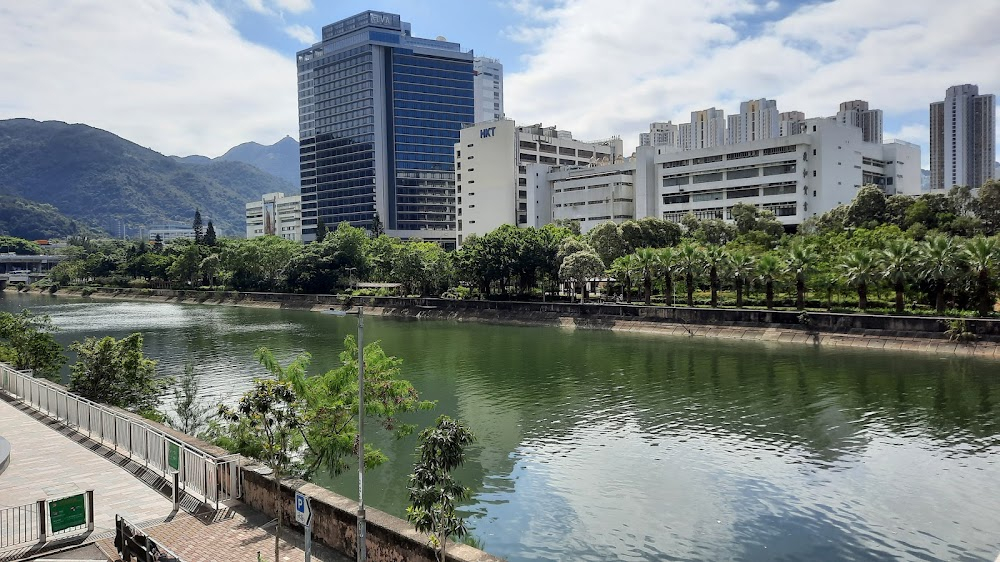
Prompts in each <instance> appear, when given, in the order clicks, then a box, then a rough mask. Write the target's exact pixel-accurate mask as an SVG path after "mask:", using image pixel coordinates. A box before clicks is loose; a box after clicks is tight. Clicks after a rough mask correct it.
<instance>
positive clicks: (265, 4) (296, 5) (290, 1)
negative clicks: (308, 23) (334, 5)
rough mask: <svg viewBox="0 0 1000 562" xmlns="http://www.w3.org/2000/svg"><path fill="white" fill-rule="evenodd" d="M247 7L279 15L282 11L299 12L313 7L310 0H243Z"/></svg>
mask: <svg viewBox="0 0 1000 562" xmlns="http://www.w3.org/2000/svg"><path fill="white" fill-rule="evenodd" d="M243 3H244V4H246V6H247V8H250V10H252V11H254V12H257V13H258V14H265V15H270V16H275V15H280V14H281V13H282V12H289V13H292V14H301V13H303V12H308V11H309V10H312V9H313V4H312V0H270V1H268V0H243Z"/></svg>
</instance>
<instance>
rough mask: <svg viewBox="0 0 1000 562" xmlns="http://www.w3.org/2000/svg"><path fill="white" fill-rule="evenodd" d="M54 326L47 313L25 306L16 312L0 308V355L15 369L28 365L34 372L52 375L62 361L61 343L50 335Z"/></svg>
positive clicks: (54, 329)
mask: <svg viewBox="0 0 1000 562" xmlns="http://www.w3.org/2000/svg"><path fill="white" fill-rule="evenodd" d="M55 331H56V327H55V326H53V325H52V321H51V320H50V319H49V317H48V316H35V315H33V314H31V312H30V311H29V310H26V309H25V310H22V311H21V312H19V313H17V314H11V313H10V312H0V357H2V358H3V360H4V361H6V362H7V363H9V364H10V365H11V366H12V367H14V368H15V369H17V370H19V371H20V370H24V369H31V370H32V371H33V372H34V373H35V374H36V375H41V376H43V377H48V378H51V377H54V376H55V375H56V374H58V373H59V369H61V368H62V366H63V365H65V364H66V357H65V356H64V355H63V353H62V346H61V345H59V344H58V343H57V342H56V339H55V337H53V336H52V334H53V332H55Z"/></svg>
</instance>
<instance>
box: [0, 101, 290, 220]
mask: <svg viewBox="0 0 1000 562" xmlns="http://www.w3.org/2000/svg"><path fill="white" fill-rule="evenodd" d="M272 191H284V192H286V193H291V192H295V191H297V190H296V188H295V186H294V185H292V184H290V183H288V182H286V181H284V180H282V179H280V178H277V177H275V176H273V175H271V174H268V173H266V172H263V171H261V170H260V169H258V168H256V167H254V166H251V165H249V164H246V163H243V162H232V161H211V162H208V163H205V164H201V165H191V164H187V163H184V162H178V161H177V160H175V159H173V158H170V157H167V156H164V155H162V154H160V153H158V152H155V151H153V150H150V149H148V148H143V147H141V146H139V145H137V144H135V143H133V142H130V141H127V140H125V139H123V138H121V137H118V136H116V135H114V134H112V133H109V132H107V131H103V130H100V129H96V128H94V127H89V126H87V125H79V124H77V125H69V124H66V123H63V122H60V121H45V122H39V121H34V120H31V119H10V120H0V195H12V196H16V197H20V198H22V199H27V200H30V201H35V202H38V203H44V204H47V205H51V206H52V207H54V208H55V209H57V210H58V211H59V212H60V213H62V214H63V215H66V216H67V217H70V218H71V219H74V220H76V221H78V222H85V223H91V224H94V225H96V226H99V227H100V228H103V229H105V230H107V231H108V232H110V233H115V234H120V233H121V231H122V228H123V227H124V229H125V232H126V234H136V233H138V229H139V228H141V227H142V226H145V225H152V224H156V223H163V222H173V221H177V222H182V223H189V222H190V221H191V219H192V217H193V216H194V212H195V209H200V210H201V214H202V216H203V217H205V220H206V221H207V220H208V219H211V220H212V221H213V222H214V223H215V227H216V229H217V231H219V232H220V233H221V234H230V235H239V234H241V233H243V232H244V231H245V205H246V202H247V201H251V200H255V199H259V198H260V196H261V195H263V194H264V193H268V192H272Z"/></svg>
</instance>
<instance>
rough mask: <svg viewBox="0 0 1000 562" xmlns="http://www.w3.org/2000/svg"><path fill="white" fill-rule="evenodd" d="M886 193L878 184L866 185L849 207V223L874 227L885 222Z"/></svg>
mask: <svg viewBox="0 0 1000 562" xmlns="http://www.w3.org/2000/svg"><path fill="white" fill-rule="evenodd" d="M885 205H886V203H885V193H884V192H883V191H882V189H881V188H879V187H878V186H877V185H864V186H862V187H861V189H859V190H858V194H857V195H855V196H854V201H852V202H851V204H850V206H848V208H847V224H849V225H851V226H858V227H866V228H872V227H874V226H876V225H878V224H880V223H882V222H885V214H886V209H885Z"/></svg>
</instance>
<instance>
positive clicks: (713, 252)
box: [703, 244, 726, 308]
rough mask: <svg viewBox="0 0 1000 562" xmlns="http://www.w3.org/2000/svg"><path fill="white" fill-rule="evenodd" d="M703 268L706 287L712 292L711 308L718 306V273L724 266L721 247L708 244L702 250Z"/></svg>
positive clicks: (724, 254)
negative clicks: (706, 281) (704, 268)
mask: <svg viewBox="0 0 1000 562" xmlns="http://www.w3.org/2000/svg"><path fill="white" fill-rule="evenodd" d="M703 253H704V260H705V266H706V268H707V269H708V286H709V290H711V292H712V298H711V303H710V304H711V306H712V308H715V307H717V306H719V286H720V282H719V272H720V270H721V269H722V267H723V266H724V265H725V264H726V251H725V250H724V249H723V248H722V246H716V245H714V244H709V245H708V246H705V249H704V250H703Z"/></svg>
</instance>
